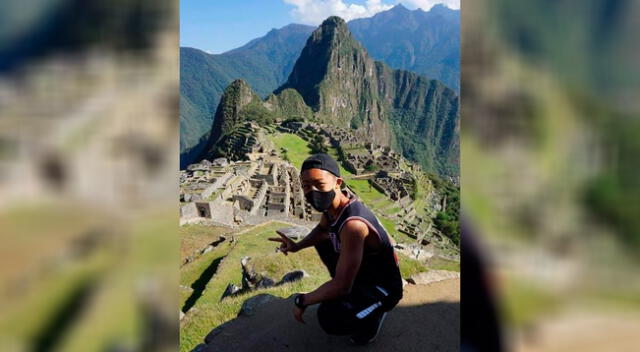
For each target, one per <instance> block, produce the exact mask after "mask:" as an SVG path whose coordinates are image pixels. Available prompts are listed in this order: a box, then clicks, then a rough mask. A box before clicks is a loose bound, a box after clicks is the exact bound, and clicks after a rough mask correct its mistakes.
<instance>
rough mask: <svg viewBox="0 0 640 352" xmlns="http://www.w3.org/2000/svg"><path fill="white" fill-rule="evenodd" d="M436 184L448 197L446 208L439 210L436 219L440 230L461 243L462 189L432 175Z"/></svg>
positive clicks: (444, 195)
mask: <svg viewBox="0 0 640 352" xmlns="http://www.w3.org/2000/svg"><path fill="white" fill-rule="evenodd" d="M432 180H433V183H434V186H435V187H436V188H437V189H439V190H440V192H441V193H443V197H446V203H447V204H446V209H443V210H442V211H439V212H438V214H436V217H435V219H434V224H435V225H436V227H437V228H438V230H440V231H442V233H444V234H445V235H446V236H447V237H449V238H450V239H451V240H452V241H453V243H455V244H456V245H459V244H460V190H459V189H458V188H457V187H455V186H454V185H452V184H451V183H449V182H446V181H443V180H441V179H439V178H438V177H436V176H433V177H432Z"/></svg>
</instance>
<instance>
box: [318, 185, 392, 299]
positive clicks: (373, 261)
mask: <svg viewBox="0 0 640 352" xmlns="http://www.w3.org/2000/svg"><path fill="white" fill-rule="evenodd" d="M348 196H350V200H349V203H348V204H347V205H345V207H344V208H342V210H341V212H340V214H338V216H337V218H336V219H335V220H334V221H333V222H331V221H329V237H330V239H331V243H332V244H333V249H334V251H335V252H336V253H340V231H342V228H343V227H344V225H345V224H346V223H347V222H348V221H351V220H359V221H362V222H364V223H365V224H366V225H367V227H368V228H369V231H370V234H373V235H375V236H378V238H379V239H380V244H381V246H380V248H378V249H376V250H373V249H371V248H367V247H366V246H365V248H364V253H363V256H362V263H361V264H360V269H359V270H358V274H357V275H356V278H355V281H354V285H358V284H372V285H378V286H382V287H383V288H385V289H387V290H389V291H390V293H392V294H395V295H397V294H400V295H402V276H401V275H400V267H399V266H398V257H397V256H396V254H395V251H394V249H393V245H392V243H391V241H390V239H389V235H388V234H387V231H386V230H385V229H384V227H383V226H382V224H380V221H378V218H377V217H376V216H375V215H374V214H373V212H371V210H369V209H368V208H367V207H366V206H365V205H364V204H362V202H361V201H360V200H359V199H358V197H357V196H356V195H355V194H348ZM327 215H328V214H326V213H325V216H327ZM327 218H328V217H327Z"/></svg>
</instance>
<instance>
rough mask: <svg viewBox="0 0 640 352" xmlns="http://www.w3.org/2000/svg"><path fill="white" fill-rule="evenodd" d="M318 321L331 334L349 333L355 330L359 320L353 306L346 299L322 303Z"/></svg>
mask: <svg viewBox="0 0 640 352" xmlns="http://www.w3.org/2000/svg"><path fill="white" fill-rule="evenodd" d="M318 322H319V323H320V327H321V328H322V330H324V331H325V332H326V333H327V334H329V335H349V334H352V333H353V332H354V331H355V328H356V325H357V321H356V319H355V314H354V313H353V307H352V306H351V304H350V303H349V302H348V301H347V300H344V299H336V300H330V301H325V302H322V303H320V307H318Z"/></svg>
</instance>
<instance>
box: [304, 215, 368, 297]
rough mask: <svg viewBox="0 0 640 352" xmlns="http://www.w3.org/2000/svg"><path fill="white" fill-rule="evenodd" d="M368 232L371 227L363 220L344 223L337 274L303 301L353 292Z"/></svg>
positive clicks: (306, 295)
mask: <svg viewBox="0 0 640 352" xmlns="http://www.w3.org/2000/svg"><path fill="white" fill-rule="evenodd" d="M368 234H369V228H368V227H367V225H366V224H365V223H363V222H362V221H357V220H356V221H353V220H352V221H349V222H347V223H346V224H345V225H344V227H343V228H342V231H341V232H340V239H341V242H340V243H341V249H340V257H338V264H337V267H336V276H335V277H334V278H333V279H331V280H330V281H327V282H325V283H324V284H322V285H321V286H320V287H318V288H317V289H315V290H314V291H312V292H310V293H307V294H305V295H304V301H303V303H304V304H305V305H311V304H316V303H320V302H322V301H326V300H329V299H333V298H338V297H340V296H344V295H346V294H349V292H351V287H352V286H353V281H354V279H355V278H356V274H357V273H358V270H359V269H360V264H361V262H362V253H363V251H364V240H365V238H366V236H367V235H368Z"/></svg>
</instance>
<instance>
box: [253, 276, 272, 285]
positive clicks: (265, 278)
mask: <svg viewBox="0 0 640 352" xmlns="http://www.w3.org/2000/svg"><path fill="white" fill-rule="evenodd" d="M275 285H276V282H275V281H273V279H272V278H270V277H268V276H264V275H263V276H262V278H261V279H260V281H258V284H257V285H256V288H268V287H273V286H275Z"/></svg>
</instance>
